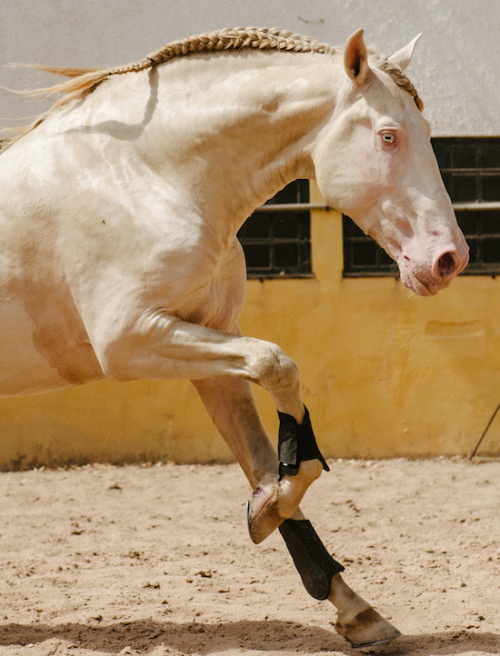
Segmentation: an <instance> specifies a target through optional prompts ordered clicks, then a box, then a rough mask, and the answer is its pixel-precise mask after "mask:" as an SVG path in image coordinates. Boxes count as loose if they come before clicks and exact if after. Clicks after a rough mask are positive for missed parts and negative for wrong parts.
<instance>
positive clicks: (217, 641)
mask: <svg viewBox="0 0 500 656" xmlns="http://www.w3.org/2000/svg"><path fill="white" fill-rule="evenodd" d="M49 640H59V641H63V642H64V643H66V646H67V648H69V647H72V648H73V649H75V648H76V649H78V648H80V649H86V650H95V651H101V652H103V651H104V652H109V653H110V654H117V653H119V652H120V651H122V650H124V649H125V648H126V647H129V648H130V649H132V650H137V651H142V652H143V653H145V654H147V653H148V652H150V651H152V650H153V649H155V648H157V647H161V646H163V647H165V648H167V647H168V648H171V649H176V650H178V651H179V652H181V653H185V654H201V655H205V654H211V653H214V652H226V651H228V650H230V649H238V650H240V651H241V650H248V651H257V652H263V653H265V652H273V651H274V652H296V653H304V649H307V652H309V653H310V652H319V651H322V652H330V654H332V656H333V655H334V654H336V653H337V654H340V655H343V654H345V655H349V656H350V655H352V654H356V653H357V654H359V653H360V652H359V651H358V650H354V649H352V648H351V647H350V646H349V645H348V644H347V643H346V642H345V641H344V640H343V638H341V637H340V636H338V635H336V634H335V632H334V631H333V629H332V631H331V632H330V631H327V630H325V629H322V628H320V627H311V626H303V625H301V624H297V623H295V622H283V621H279V620H269V621H258V620H242V621H239V622H225V623H220V624H204V623H202V622H192V623H187V624H176V623H173V622H165V623H159V622H153V621H149V620H133V621H130V622H116V623H113V624H108V623H106V624H104V623H100V622H99V621H95V622H92V623H89V624H53V625H51V624H0V646H13V647H23V646H26V645H32V644H41V643H44V642H46V641H49ZM499 646H500V635H498V634H493V633H479V632H473V631H465V630H464V631H455V632H442V633H433V634H422V635H419V636H417V635H414V636H408V635H407V636H402V637H401V638H398V639H397V640H396V641H394V642H393V643H391V644H390V645H387V646H385V647H380V648H374V650H373V652H374V653H375V651H376V653H379V654H384V655H385V656H403V654H404V655H405V656H408V655H410V654H415V655H418V656H431V655H432V656H441V655H442V656H459V654H462V653H465V652H472V651H474V652H478V653H480V654H483V653H484V654H499ZM364 651H365V652H368V651H369V650H364Z"/></svg>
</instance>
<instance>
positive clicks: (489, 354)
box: [0, 211, 500, 468]
mask: <svg viewBox="0 0 500 656" xmlns="http://www.w3.org/2000/svg"><path fill="white" fill-rule="evenodd" d="M312 214H313V215H312V226H311V228H312V248H313V261H314V270H315V274H316V276H315V278H313V279H305V280H269V281H265V282H259V281H257V280H253V281H249V283H248V297H247V303H246V307H245V311H244V314H243V317H242V321H241V326H242V330H243V332H244V333H245V334H250V335H253V336H256V337H261V338H263V339H269V340H271V341H275V342H277V343H279V344H280V345H281V346H282V347H283V348H284V349H285V351H286V352H287V353H288V354H289V355H290V356H291V357H293V358H294V359H295V360H296V362H297V363H298V365H299V367H300V370H301V373H302V381H303V393H304V399H305V402H306V404H307V406H308V407H309V410H310V412H311V417H312V420H313V424H314V426H315V428H316V432H317V436H318V441H319V443H320V445H321V448H322V449H323V451H324V453H325V455H327V456H332V457H360V456H361V457H390V456H400V455H413V456H422V455H429V454H433V455H438V454H457V453H469V452H470V451H471V449H472V447H473V446H474V445H475V443H476V442H477V439H478V438H479V436H480V434H481V432H482V430H483V428H484V427H485V425H486V423H487V421H488V419H489V417H490V416H491V414H492V412H493V410H494V409H495V407H496V405H497V403H498V402H499V400H500V375H499V372H500V330H499V329H498V326H500V305H499V304H498V302H497V298H498V294H499V292H500V289H499V285H500V281H498V279H493V278H476V277H469V278H464V277H462V278H459V279H458V280H456V281H455V282H454V283H453V285H452V286H451V287H450V288H449V289H447V290H445V291H443V292H440V293H439V294H438V295H437V296H435V297H432V298H422V297H416V296H414V295H412V294H411V293H410V292H409V291H408V290H407V289H406V288H404V287H403V286H402V284H401V283H400V282H398V281H396V280H395V279H393V278H390V279H380V278H379V279H362V278H357V279H345V278H342V230H341V217H340V216H339V215H338V214H337V213H336V212H319V211H315V212H313V213H312ZM255 393H256V398H257V403H258V406H259V409H260V410H261V413H262V416H263V419H264V422H265V425H266V427H267V428H268V430H269V432H270V434H271V436H272V439H273V440H275V439H276V436H277V428H278V424H277V417H276V412H275V409H274V407H273V404H272V401H271V400H270V398H269V396H268V395H267V394H266V393H265V392H263V391H262V390H260V389H259V388H256V389H255ZM497 423H498V422H497ZM498 433H499V427H498V426H497V425H496V424H495V425H494V426H493V427H492V430H491V432H490V433H489V435H488V437H487V439H486V440H485V442H484V449H483V451H482V452H483V453H490V454H493V453H498V452H499V448H500V442H499V439H498ZM0 434H1V436H2V440H1V442H0V467H4V468H6V467H7V468H8V467H12V466H19V465H24V466H26V465H29V464H40V463H51V464H56V463H66V462H82V461H88V460H99V461H111V462H124V461H133V460H144V459H146V460H159V459H161V460H174V461H178V462H209V461H211V460H223V461H224V460H230V459H231V454H230V453H229V451H228V449H227V448H226V446H225V444H224V443H223V441H222V439H221V438H220V437H219V436H218V434H217V432H216V431H215V429H214V428H213V427H212V425H211V423H210V421H209V419H208V417H207V415H206V412H205V410H204V408H203V407H202V405H201V402H200V401H199V399H198V397H197V395H196V393H195V391H194V388H192V387H191V385H190V384H189V383H187V382H163V383H162V382H160V383H158V382H151V381H144V382H137V383H126V384H125V383H120V384H118V383H115V384H113V383H96V384H92V385H87V386H84V387H80V388H74V389H71V390H69V391H65V392H57V393H53V394H47V395H44V396H38V397H31V398H17V399H0Z"/></svg>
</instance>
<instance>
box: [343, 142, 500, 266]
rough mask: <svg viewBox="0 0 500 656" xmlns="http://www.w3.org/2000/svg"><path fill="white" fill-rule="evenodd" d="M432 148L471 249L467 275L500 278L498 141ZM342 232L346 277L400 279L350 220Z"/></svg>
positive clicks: (499, 167)
mask: <svg viewBox="0 0 500 656" xmlns="http://www.w3.org/2000/svg"><path fill="white" fill-rule="evenodd" d="M432 145H433V148H434V152H435V153H436V158H437V161H438V164H439V168H440V169H441V174H442V176H443V180H444V184H445V186H446V189H447V191H448V193H449V194H450V197H451V200H452V202H453V207H454V209H455V214H456V217H457V221H458V224H459V226H460V227H461V229H462V231H463V233H464V235H465V238H466V240H467V242H468V244H469V247H470V262H469V265H468V267H467V268H466V269H465V271H464V274H465V275H496V274H499V273H500V138H497V137H493V138H490V137H484V138H483V137H465V138H462V137H460V138H459V137H456V138H455V137H454V138H449V137H445V138H436V139H433V140H432ZM343 228H344V276H345V277H354V276H394V275H398V271H397V267H396V265H395V264H394V263H393V262H392V260H391V259H390V258H389V256H388V255H386V253H384V251H383V250H382V249H381V248H380V247H379V246H378V245H377V244H376V243H375V242H374V241H373V240H372V239H371V238H370V237H367V236H366V235H365V234H364V233H363V232H362V231H361V230H360V229H359V228H358V227H357V226H356V225H355V224H354V222H353V221H351V219H349V218H348V217H346V216H344V217H343ZM464 274H462V275H464Z"/></svg>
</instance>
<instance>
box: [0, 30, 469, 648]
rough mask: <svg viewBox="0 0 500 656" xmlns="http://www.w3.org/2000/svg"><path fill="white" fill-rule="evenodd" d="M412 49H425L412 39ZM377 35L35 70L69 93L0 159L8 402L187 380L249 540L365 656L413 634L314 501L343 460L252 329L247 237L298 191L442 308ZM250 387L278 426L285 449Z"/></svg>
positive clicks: (423, 140) (420, 174) (420, 125)
mask: <svg viewBox="0 0 500 656" xmlns="http://www.w3.org/2000/svg"><path fill="white" fill-rule="evenodd" d="M417 38H418V37H417ZM416 41H417V39H414V40H413V41H412V42H410V43H409V44H408V45H407V46H405V47H404V48H402V49H401V50H399V51H398V52H397V53H395V54H394V55H393V56H392V57H390V58H387V57H385V56H383V55H381V54H379V53H377V52H376V51H374V50H372V49H367V47H366V45H365V41H364V35H363V30H358V31H357V32H355V33H354V34H352V35H351V36H350V37H349V38H348V39H347V41H346V43H345V45H344V47H343V48H342V47H333V46H330V45H328V44H321V43H319V42H317V41H315V40H314V39H312V38H309V37H303V36H300V35H296V34H293V33H292V32H288V31H285V30H280V29H274V28H231V29H223V30H220V31H217V32H212V33H209V34H203V35H198V36H194V37H189V38H187V39H183V40H180V41H175V42H173V43H169V44H167V45H166V46H165V47H163V48H161V49H159V50H157V51H155V52H153V53H151V54H150V55H148V56H147V57H146V58H144V59H143V60H141V61H139V62H136V63H134V64H131V65H128V66H122V67H114V68H113V67H112V68H103V69H75V68H55V67H49V66H39V67H38V68H41V69H42V70H44V71H47V72H49V73H52V74H55V75H59V76H63V77H65V78H66V79H65V80H64V81H62V82H60V83H58V84H55V85H53V86H50V87H48V88H44V89H39V90H35V91H34V92H33V94H34V95H38V96H47V95H49V96H50V97H52V98H53V99H54V102H53V104H52V106H51V107H50V109H48V110H47V111H46V112H45V113H43V114H42V115H41V116H39V117H38V118H37V119H36V120H35V121H33V122H32V123H31V124H29V125H27V126H24V127H22V128H20V132H19V133H17V134H14V135H12V136H11V137H10V139H8V140H7V141H6V142H5V143H4V147H3V150H2V153H1V156H0V181H1V182H0V240H1V241H0V243H1V249H0V362H1V363H2V366H1V370H0V395H3V396H9V395H13V396H15V395H23V394H40V393H43V392H45V391H48V390H55V389H58V388H63V387H67V386H72V385H81V384H85V383H88V382H91V381H99V380H104V379H109V380H114V381H130V380H136V379H188V380H190V381H192V382H193V384H194V386H195V388H196V390H197V392H198V394H199V395H200V397H201V399H202V401H203V403H204V405H205V407H206V408H207V411H208V413H209V415H210V416H211V418H212V420H213V422H214V423H215V425H216V427H217V429H218V430H219V432H220V433H221V435H222V436H223V438H224V439H225V441H226V442H227V444H228V445H229V447H230V449H231V450H232V452H233V454H234V456H235V458H236V459H237V460H238V462H239V463H240V465H241V467H242V469H243V471H244V474H245V475H246V477H247V478H248V480H249V482H250V485H251V486H252V489H253V490H254V492H253V494H252V495H251V499H250V501H249V504H248V510H247V521H248V527H249V532H250V537H251V539H252V540H253V541H254V542H255V543H259V542H262V540H264V539H265V538H266V537H267V536H268V535H269V534H270V533H271V532H272V531H274V530H275V529H276V528H279V531H280V532H281V534H282V536H283V538H284V540H285V543H286V546H287V548H288V550H289V552H290V554H291V556H292V558H293V561H294V563H295V565H296V567H297V569H298V571H299V574H300V576H301V578H302V581H303V583H304V585H305V587H306V590H307V591H308V592H309V593H310V594H311V595H312V596H313V597H315V598H316V599H328V600H329V601H330V602H331V603H332V604H333V605H334V606H335V607H336V609H337V620H336V624H335V628H336V630H337V631H338V632H339V633H340V634H341V635H342V636H344V637H345V638H346V639H347V640H348V641H349V642H350V643H351V644H353V645H355V646H369V645H373V644H378V643H384V642H388V641H390V640H392V639H394V638H395V637H397V636H398V635H400V633H399V631H398V630H397V629H396V628H395V627H394V626H393V625H392V624H390V623H389V622H388V621H387V620H385V619H384V618H383V617H382V616H381V615H380V614H379V613H378V612H377V611H375V610H374V609H373V608H372V607H371V606H370V604H369V603H368V602H366V601H365V600H364V599H363V598H362V597H360V596H359V595H358V594H356V593H355V592H354V591H353V590H352V589H351V588H350V587H349V586H348V585H347V583H346V582H345V581H344V579H343V578H342V576H341V572H342V571H343V570H344V568H343V566H342V565H341V564H340V563H338V562H337V561H335V560H334V558H333V557H332V556H331V555H330V554H329V553H328V551H327V550H326V548H325V547H324V545H323V543H322V542H321V540H320V538H319V536H318V535H317V533H316V532H315V530H314V528H313V526H312V524H311V522H310V521H309V520H307V519H306V518H305V516H304V515H303V514H302V511H301V510H300V507H299V504H300V501H301V500H302V498H303V496H304V494H305V492H306V490H307V488H308V487H309V485H310V484H311V483H312V482H313V481H314V480H316V479H317V478H318V477H319V476H320V474H321V472H322V470H323V469H327V468H328V465H327V463H326V461H325V459H324V458H323V456H322V454H321V452H320V450H319V448H318V445H317V442H316V439H315V436H314V432H313V429H312V424H311V420H310V417H309V413H308V411H307V409H306V408H305V406H304V403H303V401H302V397H301V392H300V376H299V370H298V367H297V365H296V364H295V363H294V362H293V361H292V360H291V359H290V358H289V357H288V356H287V355H286V354H285V353H284V352H283V350H282V349H281V348H280V347H279V346H278V345H276V344H273V343H270V342H266V341H264V340H261V339H257V338H253V337H248V336H244V335H242V334H241V333H240V331H239V328H238V318H239V316H240V313H241V311H242V308H243V304H244V298H245V286H246V271H245V261H244V255H243V252H242V249H241V246H240V244H239V242H238V240H237V236H236V235H237V232H238V230H239V228H240V227H241V225H242V224H243V223H244V221H245V220H246V219H247V217H248V216H250V215H251V213H252V211H253V210H254V209H255V208H256V207H258V206H260V205H261V204H262V203H264V202H265V201H266V200H267V199H269V198H270V197H272V196H273V195H274V194H276V193H277V191H279V190H280V189H281V188H283V186H285V185H286V184H287V183H289V182H291V181H293V180H295V179H297V178H308V179H315V180H316V181H317V184H318V186H319V189H320V191H321V193H322V194H323V196H324V198H325V199H326V201H327V202H328V203H329V205H331V206H332V207H334V208H336V209H337V210H339V211H341V212H344V213H345V214H348V215H349V216H350V217H352V218H353V219H354V220H355V222H356V223H357V224H358V226H360V228H361V229H362V230H363V231H365V232H366V233H367V234H370V235H371V236H372V237H373V238H374V239H375V240H376V241H377V242H378V243H379V245H380V246H381V247H382V248H384V249H385V250H386V251H387V253H389V255H390V256H391V257H392V258H393V259H394V260H395V261H396V262H397V264H398V266H399V270H400V277H401V281H402V282H403V283H404V284H405V285H406V286H407V287H408V288H409V289H411V290H413V291H414V292H415V293H417V294H419V295H423V296H429V295H432V294H435V293H437V292H438V291H439V290H441V289H443V288H445V287H446V286H447V285H448V284H449V283H450V282H451V281H452V280H453V279H454V278H455V277H456V276H457V275H458V274H459V273H460V272H461V271H462V269H463V268H464V267H465V266H466V264H467V260H468V248H467V245H466V243H465V240H464V237H463V235H462V233H461V232H460V230H459V228H458V226H457V223H456V220H455V216H454V214H453V210H452V206H451V202H450V199H449V197H448V196H447V194H446V191H445V189H444V186H443V183H442V180H441V177H440V173H439V170H438V167H437V163H436V160H435V158H434V155H433V152H432V148H431V145H430V130H429V124H428V123H427V121H426V120H425V119H424V118H423V116H422V109H423V104H422V101H421V99H420V98H419V96H418V94H417V91H416V90H415V88H414V86H413V85H412V84H411V82H410V80H409V79H408V77H407V76H406V74H405V72H404V71H405V69H406V67H407V66H408V64H409V62H410V60H411V58H412V54H413V51H414V47H415V44H416ZM251 383H255V384H257V385H260V386H262V387H263V388H265V389H266V390H267V391H268V392H269V394H270V395H271V397H272V399H273V400H274V402H275V405H276V408H277V411H278V413H279V418H280V427H279V435H278V450H277V451H278V452H277V453H276V451H275V449H274V448H273V446H272V443H271V441H270V439H269V437H268V435H267V433H266V431H265V429H264V427H263V425H262V422H261V420H260V418H259V415H258V412H257V409H256V407H255V404H254V400H253V396H252V389H251Z"/></svg>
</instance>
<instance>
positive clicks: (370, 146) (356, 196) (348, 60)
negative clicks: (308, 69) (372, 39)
mask: <svg viewBox="0 0 500 656" xmlns="http://www.w3.org/2000/svg"><path fill="white" fill-rule="evenodd" d="M417 40H418V38H417V39H414V40H413V41H412V42H411V43H410V44H409V45H408V46H406V47H405V48H403V49H402V50H400V51H398V52H397V53H396V54H395V55H393V56H392V57H391V58H390V59H389V60H387V59H385V58H382V57H380V56H377V55H371V54H369V53H368V52H367V49H366V47H365V44H364V41H363V31H362V30H359V31H358V32H356V33H355V34H353V35H352V36H351V37H350V38H349V39H348V41H347V44H346V47H345V50H344V69H345V75H344V79H343V83H342V87H341V89H340V91H339V95H338V102H337V104H336V107H335V110H334V112H333V114H332V115H331V117H330V118H329V120H328V123H327V124H325V127H324V129H323V131H322V132H321V134H320V135H319V138H318V139H317V141H316V146H315V148H314V151H313V160H314V165H315V169H316V178H317V181H318V185H319V188H320V190H321V192H322V194H323V195H324V197H325V198H326V199H327V201H328V202H329V203H330V204H331V205H332V206H333V207H335V208H336V209H338V210H340V211H342V212H344V213H345V214H347V215H349V216H350V217H351V218H352V219H354V221H356V223H357V224H358V225H359V227H360V228H361V229H362V230H363V231H364V232H366V233H367V234H369V235H371V236H372V237H373V238H374V239H375V240H376V241H377V242H378V243H379V244H380V245H381V246H382V247H383V248H384V250H386V251H387V253H388V254H389V255H390V256H391V257H392V258H393V259H394V260H395V261H396V262H397V264H398V266H399V270H400V273H401V280H402V281H403V283H404V284H405V285H406V286H407V287H409V288H410V289H412V290H413V291H415V292H416V293H418V294H421V295H429V294H434V293H436V292H438V291H439V290H440V289H443V288H444V287H446V286H447V285H448V284H449V283H450V282H451V281H452V280H453V278H454V277H455V276H456V275H458V274H459V273H460V272H461V271H462V270H463V269H464V267H465V266H466V265H467V262H468V247H467V244H466V242H465V239H464V237H463V235H462V233H461V231H460V229H459V228H458V226H457V223H456V219H455V215H454V212H453V208H452V205H451V201H450V198H449V196H448V194H447V193H446V190H445V187H444V185H443V182H442V179H441V175H440V172H439V168H438V165H437V162H436V158H435V156H434V153H433V150H432V147H431V144H430V130H429V124H428V123H427V121H426V120H425V119H424V118H423V116H422V114H421V111H420V110H421V108H422V104H421V101H420V99H419V98H418V96H417V95H416V92H415V90H414V88H413V87H412V85H411V84H410V82H409V80H408V79H407V78H406V77H405V76H404V74H403V73H402V71H403V70H404V69H405V68H406V66H407V65H408V64H409V62H410V59H411V56H412V54H413V48H414V46H415V43H416V41H417ZM412 96H413V97H412Z"/></svg>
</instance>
